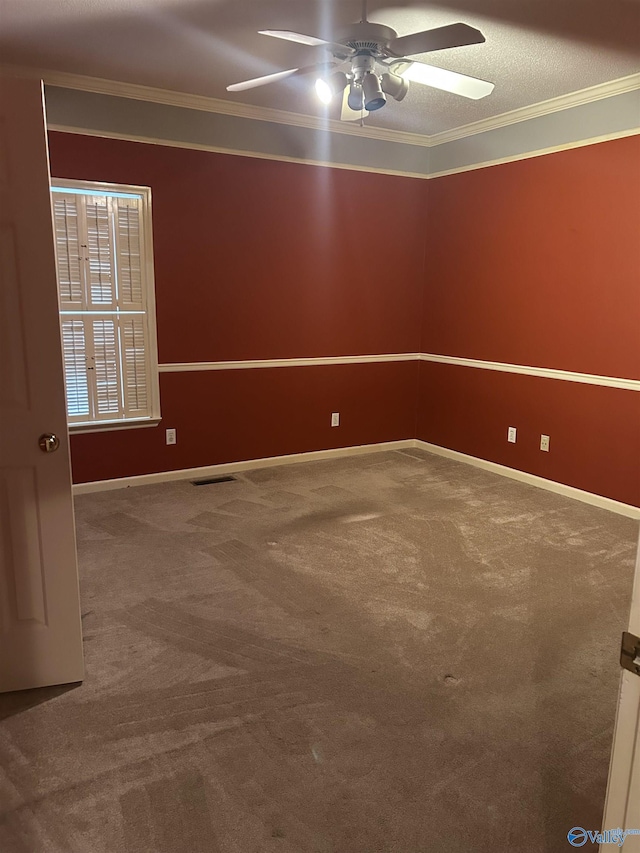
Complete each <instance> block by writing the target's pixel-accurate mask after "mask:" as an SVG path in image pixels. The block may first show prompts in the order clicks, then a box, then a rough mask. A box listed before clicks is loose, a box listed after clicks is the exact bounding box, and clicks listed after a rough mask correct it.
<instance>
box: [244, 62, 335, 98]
mask: <svg viewBox="0 0 640 853" xmlns="http://www.w3.org/2000/svg"><path fill="white" fill-rule="evenodd" d="M334 65H335V63H334V62H319V63H317V64H316V65H305V66H303V67H302V68H288V69H287V70H286V71H276V72H275V74H265V76H264V77H254V78H253V79H251V80H243V81H242V83H232V84H231V85H230V86H227V92H245V91H246V90H247V89H257V88H258V86H266V85H267V84H268V83H277V82H278V80H286V78H287V77H294V76H296V77H299V76H301V75H302V74H313V72H314V71H318V72H324V71H326V70H327V69H328V68H333V67H334Z"/></svg>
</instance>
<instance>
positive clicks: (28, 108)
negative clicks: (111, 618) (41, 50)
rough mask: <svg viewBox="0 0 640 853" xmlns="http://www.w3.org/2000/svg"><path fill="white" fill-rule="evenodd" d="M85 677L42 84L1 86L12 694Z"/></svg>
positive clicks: (6, 666) (2, 504)
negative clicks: (48, 436) (47, 437)
mask: <svg viewBox="0 0 640 853" xmlns="http://www.w3.org/2000/svg"><path fill="white" fill-rule="evenodd" d="M46 435H51V436H55V437H56V438H57V440H58V441H59V446H58V447H57V449H55V450H51V451H50V452H45V451H46V450H47V445H48V446H49V448H53V447H54V446H55V444H56V441H55V439H53V438H51V439H49V440H48V442H47V440H46V439H44V438H43V439H42V441H41V442H40V437H41V436H46ZM40 443H41V444H42V447H41V446H40ZM82 677H83V662H82V632H81V624H80V600H79V596H78V570H77V563H76V546H75V530H74V520H73V502H72V496H71V476H70V461H69V443H68V438H67V424H66V410H65V399H64V380H63V373H62V355H61V346H60V326H59V320H58V296H57V285H56V268H55V257H54V244H53V227H52V217H51V201H50V193H49V161H48V153H47V142H46V132H45V121H44V101H43V93H42V85H41V83H40V82H39V81H33V80H14V79H11V78H7V77H0V691H6V690H22V689H25V688H28V687H42V686H44V685H47V684H64V683H68V682H73V681H80V680H82Z"/></svg>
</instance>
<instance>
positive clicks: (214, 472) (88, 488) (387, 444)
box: [73, 438, 416, 495]
mask: <svg viewBox="0 0 640 853" xmlns="http://www.w3.org/2000/svg"><path fill="white" fill-rule="evenodd" d="M415 446H416V442H415V439H413V438H407V439H403V440H402V441H384V442H382V443H380V444H361V445H355V446H352V447H336V448H333V449H331V450H311V451H309V452H307V453H291V454H289V455H287V456H266V457H263V458H261V459H246V460H244V461H242V462H223V463H221V464H220V465H205V466H204V467H202V468H180V469H179V470H177V471H160V472H158V473H157V474H140V475H139V476H136V477H120V478H118V479H117V480H96V481H94V482H92V483H77V484H75V485H74V486H73V494H74V495H86V494H88V493H89V492H108V491H111V490H112V489H127V488H129V487H130V486H151V485H153V484H156V483H167V482H169V481H171V480H199V479H201V478H202V479H204V478H205V477H218V476H223V475H225V474H235V473H237V472H239V471H248V470H251V469H255V468H272V467H273V466H275V465H296V464H298V463H299V462H318V461H321V460H326V459H339V458H341V457H343V456H358V455H360V454H362V453H374V452H376V451H380V450H404V449H406V448H408V447H415Z"/></svg>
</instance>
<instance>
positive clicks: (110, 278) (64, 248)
mask: <svg viewBox="0 0 640 853" xmlns="http://www.w3.org/2000/svg"><path fill="white" fill-rule="evenodd" d="M130 189H132V188H127V187H115V188H113V187H111V188H110V190H108V191H107V190H105V191H101V190H100V189H99V188H98V185H95V184H82V183H81V182H73V183H72V184H71V183H70V184H68V185H66V186H57V185H56V186H54V187H53V188H52V197H53V216H54V225H55V243H56V258H57V268H58V287H59V296H60V319H61V329H62V347H63V360H64V372H65V384H66V394H67V411H68V418H69V423H70V425H74V424H83V425H84V424H92V423H96V424H100V423H102V424H107V423H110V422H116V423H117V422H119V421H127V420H144V419H152V418H154V419H157V418H158V417H159V411H158V405H157V400H158V393H157V384H158V377H157V355H156V342H155V318H154V316H153V305H154V300H153V281H152V274H151V273H150V270H151V269H152V266H151V258H150V257H147V256H146V255H147V254H150V251H149V246H150V239H149V238H150V226H151V223H150V218H149V217H150V211H149V198H148V196H147V195H145V193H144V192H143V191H142V190H143V188H139V189H140V190H141V192H140V193H139V194H138V193H136V192H130V191H128V190H130Z"/></svg>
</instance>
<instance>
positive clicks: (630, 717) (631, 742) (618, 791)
mask: <svg viewBox="0 0 640 853" xmlns="http://www.w3.org/2000/svg"><path fill="white" fill-rule="evenodd" d="M629 632H630V633H631V634H634V635H635V636H636V637H640V541H639V542H638V556H637V558H636V574H635V580H634V583H633V594H632V598H631V617H630V619H629ZM637 664H638V668H639V670H640V654H639V655H638V658H637ZM613 829H623V830H636V831H637V834H636V833H634V834H633V835H631V834H629V835H628V836H627V837H626V839H625V841H624V847H623V850H624V853H640V674H637V675H636V674H634V673H632V672H627V670H624V669H623V670H622V678H621V681H620V699H619V704H618V717H617V720H616V729H615V734H614V737H613V753H612V755H611V767H610V769H609V785H608V788H607V801H606V803H605V808H604V821H603V831H604V830H613ZM601 849H602V850H605V849H610V850H612V849H615V848H614V846H611V847H605V845H602V847H601Z"/></svg>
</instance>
